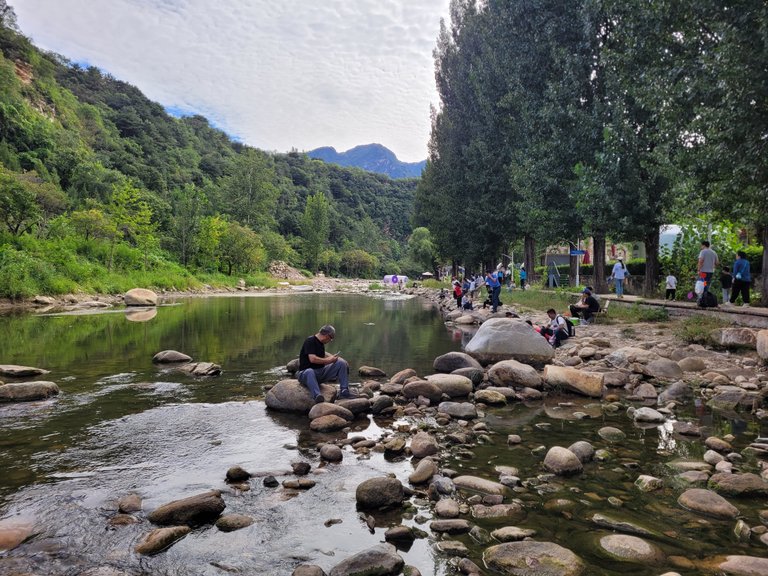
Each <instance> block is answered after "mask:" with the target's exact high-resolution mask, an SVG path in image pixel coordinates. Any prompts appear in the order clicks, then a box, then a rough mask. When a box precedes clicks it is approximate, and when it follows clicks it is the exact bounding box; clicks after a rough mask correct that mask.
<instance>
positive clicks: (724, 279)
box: [720, 266, 733, 304]
mask: <svg viewBox="0 0 768 576" xmlns="http://www.w3.org/2000/svg"><path fill="white" fill-rule="evenodd" d="M731 286H733V276H731V269H730V268H728V266H723V268H722V269H721V270H720V288H722V290H723V304H729V303H730V302H729V301H730V299H731Z"/></svg>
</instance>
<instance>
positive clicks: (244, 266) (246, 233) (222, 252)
mask: <svg viewBox="0 0 768 576" xmlns="http://www.w3.org/2000/svg"><path fill="white" fill-rule="evenodd" d="M218 256H219V261H220V262H221V264H222V267H223V268H224V269H226V272H227V275H229V276H231V275H232V272H233V271H239V272H244V273H247V272H252V271H254V270H257V269H258V268H260V267H261V266H263V265H264V262H265V259H266V258H265V256H266V255H265V253H264V249H263V248H262V246H261V241H260V240H259V236H258V234H256V233H255V232H254V231H253V230H251V229H249V228H246V227H245V226H241V225H240V224H237V223H236V222H229V223H228V224H227V227H226V229H225V230H224V234H222V236H221V240H220V243H219V248H218Z"/></svg>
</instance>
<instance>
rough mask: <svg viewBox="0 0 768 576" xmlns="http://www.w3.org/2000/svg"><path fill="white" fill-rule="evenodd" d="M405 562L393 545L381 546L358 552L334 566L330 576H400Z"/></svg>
mask: <svg viewBox="0 0 768 576" xmlns="http://www.w3.org/2000/svg"><path fill="white" fill-rule="evenodd" d="M404 565H405V560H403V559H402V557H401V556H400V555H399V554H398V553H397V548H395V547H394V546H393V545H391V544H379V545H377V546H374V547H373V548H369V549H367V550H363V551H362V552H358V553H357V554H355V555H354V556H350V557H349V558H347V559H346V560H344V561H342V562H341V563H339V564H337V565H336V566H334V567H333V568H332V569H331V571H330V572H329V576H355V575H361V576H362V575H370V576H389V575H395V574H400V571H401V570H402V568H403V566H404Z"/></svg>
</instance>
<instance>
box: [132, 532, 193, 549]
mask: <svg viewBox="0 0 768 576" xmlns="http://www.w3.org/2000/svg"><path fill="white" fill-rule="evenodd" d="M190 532H192V529H191V528H190V527H189V526H171V527H169V528H158V529H156V530H152V532H150V533H149V534H147V535H146V536H144V538H143V539H142V541H141V542H140V543H139V544H138V545H137V546H136V548H135V550H136V552H137V553H138V554H144V555H145V556H151V555H153V554H157V553H158V552H162V551H163V550H165V549H166V548H168V547H169V546H172V545H173V544H174V543H176V542H177V541H178V540H181V539H182V538H183V537H184V536H186V535H187V534H189V533H190Z"/></svg>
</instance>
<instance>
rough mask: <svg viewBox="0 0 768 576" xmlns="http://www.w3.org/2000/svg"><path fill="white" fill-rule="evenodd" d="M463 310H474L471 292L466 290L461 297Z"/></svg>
mask: <svg viewBox="0 0 768 576" xmlns="http://www.w3.org/2000/svg"><path fill="white" fill-rule="evenodd" d="M461 308H462V310H472V299H471V298H470V297H469V292H466V293H465V294H464V295H462V297H461Z"/></svg>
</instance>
